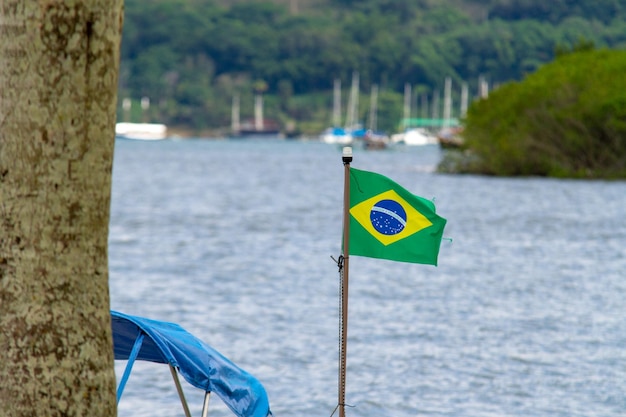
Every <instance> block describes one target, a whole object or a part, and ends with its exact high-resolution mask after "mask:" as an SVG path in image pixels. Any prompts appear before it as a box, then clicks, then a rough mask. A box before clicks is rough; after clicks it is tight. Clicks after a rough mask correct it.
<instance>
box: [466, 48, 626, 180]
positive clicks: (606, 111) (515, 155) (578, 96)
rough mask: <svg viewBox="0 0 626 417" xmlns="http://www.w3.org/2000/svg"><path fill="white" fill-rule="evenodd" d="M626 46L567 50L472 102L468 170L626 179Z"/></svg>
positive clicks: (467, 133)
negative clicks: (483, 97)
mask: <svg viewBox="0 0 626 417" xmlns="http://www.w3.org/2000/svg"><path fill="white" fill-rule="evenodd" d="M624 74H626V51H610V50H583V51H578V52H573V53H569V54H564V53H561V54H560V55H559V56H558V57H557V58H556V60H555V61H553V62H552V63H550V64H547V65H545V66H543V67H542V68H540V69H539V70H538V71H537V72H535V73H534V74H532V75H529V76H527V77H526V78H525V79H524V80H523V81H521V82H511V83H507V84H505V85H503V86H501V87H500V88H498V89H497V90H495V91H493V92H492V93H491V94H490V96H489V97H488V98H487V99H483V100H480V101H476V102H474V103H472V105H471V106H470V109H469V110H468V114H467V118H466V126H465V131H464V137H465V140H466V145H467V148H469V149H471V152H472V153H473V154H474V157H475V158H474V160H473V163H472V164H471V165H470V166H466V167H465V170H466V171H468V172H480V173H484V174H493V175H540V176H556V177H581V178H582V177H596V178H626V77H624Z"/></svg>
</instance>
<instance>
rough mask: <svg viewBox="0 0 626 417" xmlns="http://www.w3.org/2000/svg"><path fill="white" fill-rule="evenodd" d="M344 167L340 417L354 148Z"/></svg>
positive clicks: (345, 153) (348, 151) (344, 158)
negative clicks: (351, 165) (351, 164)
mask: <svg viewBox="0 0 626 417" xmlns="http://www.w3.org/2000/svg"><path fill="white" fill-rule="evenodd" d="M341 159H342V161H343V166H344V182H343V253H342V258H343V271H342V272H343V273H342V275H341V277H342V280H341V326H340V332H341V334H340V344H341V347H340V353H339V403H338V405H339V417H345V415H346V411H345V405H346V353H347V344H348V269H349V268H348V266H349V260H350V256H349V253H350V211H349V210H350V162H352V148H351V147H350V146H346V147H344V148H343V152H342V155H341Z"/></svg>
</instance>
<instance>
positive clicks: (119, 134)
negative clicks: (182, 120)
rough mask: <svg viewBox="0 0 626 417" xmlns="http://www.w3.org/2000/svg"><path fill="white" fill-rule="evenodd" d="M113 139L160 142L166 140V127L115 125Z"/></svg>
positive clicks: (143, 124) (157, 124)
mask: <svg viewBox="0 0 626 417" xmlns="http://www.w3.org/2000/svg"><path fill="white" fill-rule="evenodd" d="M115 137H116V138H120V139H135V140H161V139H165V138H167V126H165V125H164V124H160V123H126V122H122V123H117V124H116V125H115Z"/></svg>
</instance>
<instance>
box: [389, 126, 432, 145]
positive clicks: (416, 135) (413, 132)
mask: <svg viewBox="0 0 626 417" xmlns="http://www.w3.org/2000/svg"><path fill="white" fill-rule="evenodd" d="M391 142H392V143H395V144H404V145H408V146H423V145H436V144H437V143H439V141H438V140H437V136H435V135H433V134H432V133H430V132H429V131H428V130H426V129H424V128H421V127H413V128H408V129H406V130H405V131H404V132H402V133H395V134H393V135H391Z"/></svg>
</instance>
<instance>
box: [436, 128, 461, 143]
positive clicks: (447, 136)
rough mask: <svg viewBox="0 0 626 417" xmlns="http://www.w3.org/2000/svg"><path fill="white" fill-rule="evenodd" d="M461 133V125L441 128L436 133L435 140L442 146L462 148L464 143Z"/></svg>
mask: <svg viewBox="0 0 626 417" xmlns="http://www.w3.org/2000/svg"><path fill="white" fill-rule="evenodd" d="M462 133H463V127H461V126H457V127H449V128H445V129H441V131H440V132H439V133H438V134H437V140H438V141H439V145H440V146H441V147H442V148H462V147H463V146H464V145H465V140H464V138H463V136H462Z"/></svg>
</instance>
